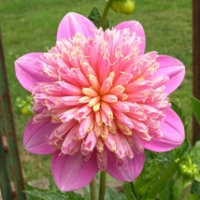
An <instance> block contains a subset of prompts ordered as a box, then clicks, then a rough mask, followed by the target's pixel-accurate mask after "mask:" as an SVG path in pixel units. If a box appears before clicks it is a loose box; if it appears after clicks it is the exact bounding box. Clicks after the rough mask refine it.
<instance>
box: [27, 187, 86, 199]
mask: <svg viewBox="0 0 200 200" xmlns="http://www.w3.org/2000/svg"><path fill="white" fill-rule="evenodd" d="M25 193H27V194H29V195H30V196H32V197H36V198H37V199H40V200H72V199H73V200H84V199H83V198H82V197H81V196H80V195H78V194H76V193H74V192H66V193H62V192H60V191H46V190H43V191H42V190H39V189H34V190H32V191H25Z"/></svg>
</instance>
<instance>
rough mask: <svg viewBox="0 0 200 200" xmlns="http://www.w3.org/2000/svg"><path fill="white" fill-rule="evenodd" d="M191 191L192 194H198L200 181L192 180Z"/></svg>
mask: <svg viewBox="0 0 200 200" xmlns="http://www.w3.org/2000/svg"><path fill="white" fill-rule="evenodd" d="M191 192H192V193H193V194H200V182H198V181H194V182H193V183H192V187H191Z"/></svg>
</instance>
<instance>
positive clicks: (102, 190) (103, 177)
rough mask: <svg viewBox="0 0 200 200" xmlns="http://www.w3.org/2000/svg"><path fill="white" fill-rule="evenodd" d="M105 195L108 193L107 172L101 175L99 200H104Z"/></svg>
mask: <svg viewBox="0 0 200 200" xmlns="http://www.w3.org/2000/svg"><path fill="white" fill-rule="evenodd" d="M105 193H106V172H105V171H102V172H101V174H100V186H99V200H104V197H105Z"/></svg>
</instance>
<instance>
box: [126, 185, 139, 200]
mask: <svg viewBox="0 0 200 200" xmlns="http://www.w3.org/2000/svg"><path fill="white" fill-rule="evenodd" d="M131 184H132V183H124V185H123V188H124V193H125V195H126V198H127V200H137V198H136V197H135V195H134V193H133V191H132V189H131Z"/></svg>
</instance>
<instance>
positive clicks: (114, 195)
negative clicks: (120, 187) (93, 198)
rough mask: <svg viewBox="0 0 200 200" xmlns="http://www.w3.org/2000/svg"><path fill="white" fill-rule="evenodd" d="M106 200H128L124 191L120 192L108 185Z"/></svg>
mask: <svg viewBox="0 0 200 200" xmlns="http://www.w3.org/2000/svg"><path fill="white" fill-rule="evenodd" d="M105 200H126V197H125V195H124V194H123V193H119V192H117V191H116V190H113V189H111V188H110V187H106V195H105ZM133 200H134V199H133Z"/></svg>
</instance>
